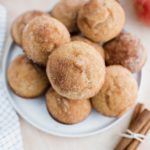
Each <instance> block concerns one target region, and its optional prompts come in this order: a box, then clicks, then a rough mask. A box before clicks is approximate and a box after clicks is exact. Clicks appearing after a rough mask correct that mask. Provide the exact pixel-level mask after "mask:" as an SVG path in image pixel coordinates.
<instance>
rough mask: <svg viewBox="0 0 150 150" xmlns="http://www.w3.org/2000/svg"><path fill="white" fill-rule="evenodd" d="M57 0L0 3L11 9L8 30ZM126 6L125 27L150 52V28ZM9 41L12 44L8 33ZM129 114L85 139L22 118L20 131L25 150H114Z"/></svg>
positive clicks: (146, 72)
mask: <svg viewBox="0 0 150 150" xmlns="http://www.w3.org/2000/svg"><path fill="white" fill-rule="evenodd" d="M53 1H54V0H11V1H10V0H0V3H2V4H4V5H5V6H6V8H7V10H8V28H9V29H8V30H9V31H10V26H11V23H12V21H13V20H14V19H15V18H16V16H18V15H19V14H21V13H22V12H24V11H27V10H31V9H39V10H48V8H50V5H51V3H52V2H53ZM122 5H123V7H124V8H125V10H126V13H127V23H126V28H127V29H128V30H129V31H131V32H133V33H134V34H136V35H138V36H139V37H141V39H142V41H143V43H144V44H145V46H146V48H147V49H148V50H149V53H150V44H149V43H150V30H149V29H150V27H145V26H144V25H142V24H141V23H139V22H138V20H137V18H136V17H135V15H134V12H133V9H132V5H131V0H125V1H123V4H122ZM9 31H8V34H7V35H8V39H7V42H9V40H10V38H9V36H10V35H9V33H10V32H9ZM149 76H150V60H149V59H148V61H147V64H146V66H145V67H144V69H143V78H142V85H141V88H140V92H139V99H140V100H143V101H144V103H145V104H146V106H147V107H149V108H150V88H149V85H150V78H149ZM129 118H130V115H128V116H126V117H125V118H124V120H122V121H121V122H120V123H118V124H117V125H116V126H114V127H113V128H111V129H109V130H108V131H106V132H105V133H103V134H98V135H95V136H91V137H86V138H73V139H71V138H60V137H56V136H52V135H49V134H46V133H44V132H42V131H40V130H38V129H36V128H34V127H33V126H31V125H30V124H28V123H27V122H26V121H24V120H23V119H22V118H21V117H20V123H21V130H22V136H23V143H24V149H25V150H70V149H71V150H91V149H94V150H113V147H114V146H115V145H116V143H117V142H118V140H119V139H120V137H119V134H120V133H121V132H123V131H124V130H125V129H126V127H127V125H128V122H129ZM149 149H150V142H147V141H145V142H144V143H143V144H142V145H141V146H140V148H139V150H149Z"/></svg>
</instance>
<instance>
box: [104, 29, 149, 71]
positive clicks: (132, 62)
mask: <svg viewBox="0 0 150 150" xmlns="http://www.w3.org/2000/svg"><path fill="white" fill-rule="evenodd" d="M104 48H105V53H106V58H105V59H106V64H107V65H115V64H116V65H122V66H124V67H126V68H127V69H129V70H130V71H131V72H133V73H134V72H139V71H140V70H141V69H142V67H143V66H144V64H145V62H146V59H147V52H146V49H145V48H144V46H143V44H142V43H141V41H140V40H139V39H138V38H137V37H135V36H133V35H132V34H130V33H128V32H122V33H120V34H119V35H118V36H117V37H116V38H114V39H113V40H111V41H109V42H107V43H106V44H104Z"/></svg>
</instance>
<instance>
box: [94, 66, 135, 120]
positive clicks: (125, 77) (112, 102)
mask: <svg viewBox="0 0 150 150" xmlns="http://www.w3.org/2000/svg"><path fill="white" fill-rule="evenodd" d="M137 93H138V85H137V82H136V80H135V79H134V77H133V76H132V74H131V73H130V71H128V70H127V69H126V68H124V67H122V66H119V65H112V66H109V67H106V77H105V82H104V84H103V86H102V88H101V90H100V91H99V93H98V94H97V95H96V96H94V97H93V98H92V104H93V106H94V108H95V109H96V110H97V111H98V112H100V113H102V114H103V115H106V116H110V117H120V116H121V115H123V114H124V113H125V112H126V111H127V110H128V109H129V108H131V107H132V106H133V105H134V104H135V102H136V98H137Z"/></svg>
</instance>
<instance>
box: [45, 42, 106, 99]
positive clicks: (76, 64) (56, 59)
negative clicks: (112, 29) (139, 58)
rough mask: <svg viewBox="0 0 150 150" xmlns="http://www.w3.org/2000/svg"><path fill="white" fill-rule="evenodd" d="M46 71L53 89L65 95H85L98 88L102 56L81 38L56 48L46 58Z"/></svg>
mask: <svg viewBox="0 0 150 150" xmlns="http://www.w3.org/2000/svg"><path fill="white" fill-rule="evenodd" d="M46 71H47V75H48V78H49V80H50V83H51V85H52V87H53V88H54V89H55V91H56V92H57V93H58V94H60V95H62V96H64V97H67V98H69V99H87V98H89V97H92V96H94V95H95V94H97V92H98V91H99V90H100V88H101V86H102V84H103V82H104V78H105V65H104V60H103V58H102V57H101V55H99V53H98V52H97V51H96V50H95V48H93V47H92V46H90V45H89V44H86V43H85V42H81V41H73V42H70V43H68V44H64V45H62V46H60V47H59V48H57V49H56V50H55V51H54V52H53V53H52V54H51V55H50V56H49V59H48V63H47V68H46Z"/></svg>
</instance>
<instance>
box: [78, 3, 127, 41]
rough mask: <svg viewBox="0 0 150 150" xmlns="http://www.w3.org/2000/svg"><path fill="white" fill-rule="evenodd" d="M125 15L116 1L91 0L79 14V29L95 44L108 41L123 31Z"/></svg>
mask: <svg viewBox="0 0 150 150" xmlns="http://www.w3.org/2000/svg"><path fill="white" fill-rule="evenodd" d="M124 22H125V13H124V10H123V9H122V7H121V5H120V4H119V3H118V2H116V1H114V0H90V1H89V2H88V3H86V4H85V5H83V6H82V7H81V9H80V11H79V13H78V20H77V23H78V27H79V29H80V30H81V32H82V33H83V34H84V36H86V37H87V38H89V39H91V40H92V41H95V42H104V41H108V40H110V39H112V38H114V37H115V36H117V35H118V34H119V33H120V32H121V30H122V29H123V26H124Z"/></svg>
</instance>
